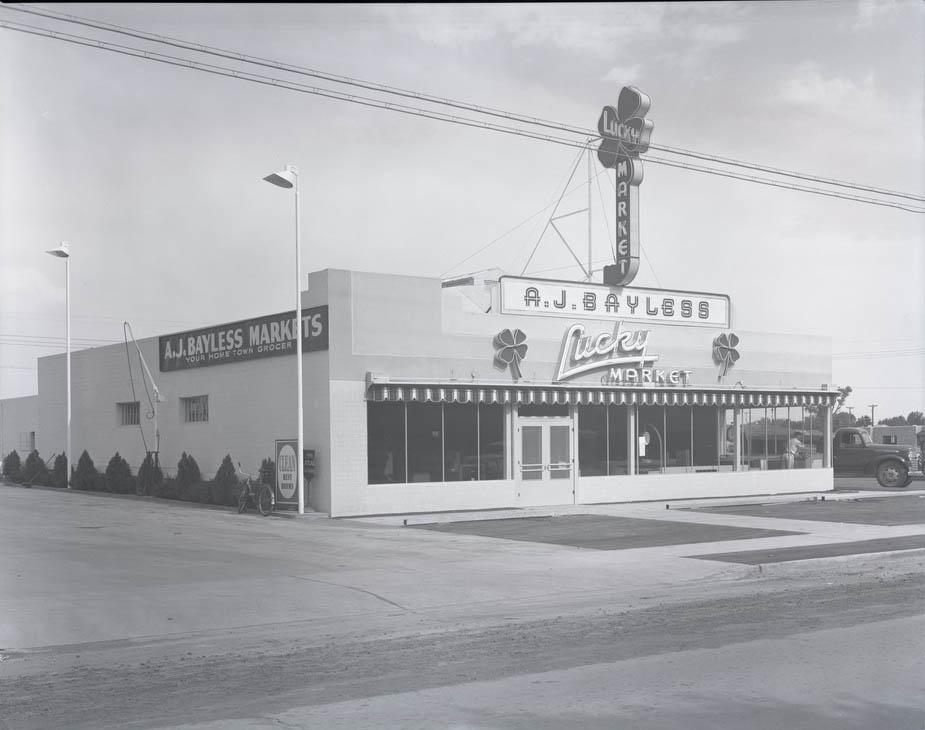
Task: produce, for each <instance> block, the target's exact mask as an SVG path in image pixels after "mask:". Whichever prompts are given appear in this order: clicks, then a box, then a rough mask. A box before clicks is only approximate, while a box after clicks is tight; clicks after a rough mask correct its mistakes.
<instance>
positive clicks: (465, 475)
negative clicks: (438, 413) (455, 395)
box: [443, 403, 479, 482]
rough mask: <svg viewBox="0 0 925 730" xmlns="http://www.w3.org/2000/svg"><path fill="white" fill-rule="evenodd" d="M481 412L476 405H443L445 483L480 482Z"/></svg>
mask: <svg viewBox="0 0 925 730" xmlns="http://www.w3.org/2000/svg"><path fill="white" fill-rule="evenodd" d="M478 421H479V413H478V406H476V404H475V403H445V404H444V406H443V439H444V441H443V480H444V481H446V482H459V481H471V480H473V479H478V469H479V464H478V460H479V459H478V456H479V454H478V452H479V423H478Z"/></svg>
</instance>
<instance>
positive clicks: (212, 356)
mask: <svg viewBox="0 0 925 730" xmlns="http://www.w3.org/2000/svg"><path fill="white" fill-rule="evenodd" d="M298 331H299V328H298V327H296V322H295V310H292V311H291V312H280V313H279V314H270V315H267V316H266V317H257V318H256V319H245V320H241V321H240V322H231V323H229V324H220V325H216V326H214V327H204V328H202V329H198V330H190V331H188V332H178V333H176V334H172V335H164V336H163V337H161V338H160V340H159V341H158V350H159V355H160V358H159V359H160V368H161V372H162V373H166V372H171V371H173V370H185V369H187V368H201V367H208V366H209V365H222V364H224V363H231V362H243V361H245V360H256V359H258V358H262V357H276V356H277V355H294V354H295V352H296V339H295V338H296V333H297V332H298ZM301 331H302V351H303V352H316V351H318V350H327V349H328V308H327V306H322V307H312V308H311V309H303V310H302V327H301Z"/></svg>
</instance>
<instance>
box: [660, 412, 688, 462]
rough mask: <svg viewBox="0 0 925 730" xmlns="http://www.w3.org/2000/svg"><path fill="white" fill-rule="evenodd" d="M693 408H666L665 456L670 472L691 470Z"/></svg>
mask: <svg viewBox="0 0 925 730" xmlns="http://www.w3.org/2000/svg"><path fill="white" fill-rule="evenodd" d="M691 448H692V446H691V408H690V406H669V407H667V408H665V454H666V456H667V460H666V464H665V466H666V468H667V470H668V471H672V472H679V471H690V468H691V463H692V462H691Z"/></svg>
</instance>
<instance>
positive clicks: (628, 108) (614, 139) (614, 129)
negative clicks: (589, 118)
mask: <svg viewBox="0 0 925 730" xmlns="http://www.w3.org/2000/svg"><path fill="white" fill-rule="evenodd" d="M651 104H652V101H651V99H649V97H648V96H646V95H645V94H643V93H642V92H641V91H640V90H639V89H637V88H636V87H635V86H624V87H623V89H622V90H621V91H620V97H619V98H618V99H617V108H616V109H614V108H613V107H612V106H605V107H604V110H603V111H602V112H601V118H600V119H599V120H598V122H597V131H598V132H600V134H601V146H600V147H599V148H598V150H597V158H598V159H599V160H600V161H601V164H602V165H603V166H604V167H616V165H617V157H618V155H625V156H627V157H638V156H639V154H640V153H641V152H645V151H646V150H647V149H649V139H650V138H651V136H652V128H653V127H654V126H655V122H653V121H652V120H651V119H644V118H643V117H645V115H646V112H648V111H649V107H650V106H651Z"/></svg>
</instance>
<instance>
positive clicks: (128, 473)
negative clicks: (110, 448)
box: [106, 451, 135, 494]
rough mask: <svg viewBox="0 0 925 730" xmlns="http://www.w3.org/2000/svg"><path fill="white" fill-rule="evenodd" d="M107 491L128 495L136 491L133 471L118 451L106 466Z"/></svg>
mask: <svg viewBox="0 0 925 730" xmlns="http://www.w3.org/2000/svg"><path fill="white" fill-rule="evenodd" d="M106 490H107V491H110V492H113V493H115V494H128V493H129V492H133V491H135V485H134V484H133V482H132V470H131V469H130V468H129V465H128V462H127V461H126V460H125V459H123V458H122V457H121V456H119V452H118V451H117V452H116V453H115V455H114V456H113V457H112V458H111V459H110V460H109V464H107V465H106Z"/></svg>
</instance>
